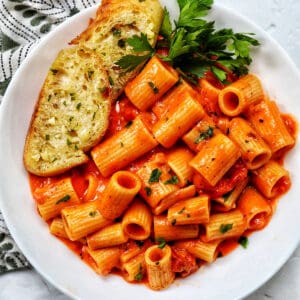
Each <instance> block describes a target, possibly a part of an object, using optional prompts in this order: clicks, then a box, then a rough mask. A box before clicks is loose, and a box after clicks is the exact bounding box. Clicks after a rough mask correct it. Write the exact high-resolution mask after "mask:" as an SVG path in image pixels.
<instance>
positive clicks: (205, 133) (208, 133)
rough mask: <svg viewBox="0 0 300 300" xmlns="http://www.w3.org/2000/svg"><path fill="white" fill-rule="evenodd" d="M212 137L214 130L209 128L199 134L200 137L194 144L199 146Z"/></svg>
mask: <svg viewBox="0 0 300 300" xmlns="http://www.w3.org/2000/svg"><path fill="white" fill-rule="evenodd" d="M213 135H214V128H213V127H211V126H209V127H208V129H207V130H206V131H203V132H201V133H200V135H199V136H198V137H197V138H196V139H195V141H194V143H195V144H199V143H200V142H201V141H204V140H206V139H209V138H211V137H212V136H213Z"/></svg>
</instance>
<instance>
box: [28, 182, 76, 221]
mask: <svg viewBox="0 0 300 300" xmlns="http://www.w3.org/2000/svg"><path fill="white" fill-rule="evenodd" d="M34 195H35V198H36V199H37V202H38V203H37V207H38V211H39V213H40V214H41V216H42V218H43V219H44V220H45V221H47V220H49V219H52V218H54V217H57V216H58V215H60V212H61V210H62V209H63V208H64V207H67V206H69V205H74V204H79V203H80V200H79V198H78V196H77V194H76V192H75V190H74V188H73V185H72V181H71V178H70V177H67V178H64V179H62V180H59V181H57V182H56V183H53V184H52V185H51V186H44V187H42V188H39V189H36V190H35V192H34Z"/></svg>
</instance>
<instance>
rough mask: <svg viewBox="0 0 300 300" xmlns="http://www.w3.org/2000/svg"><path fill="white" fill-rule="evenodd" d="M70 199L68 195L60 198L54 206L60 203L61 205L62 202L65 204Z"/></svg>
mask: <svg viewBox="0 0 300 300" xmlns="http://www.w3.org/2000/svg"><path fill="white" fill-rule="evenodd" d="M70 199H71V196H70V195H65V196H63V197H62V198H60V199H59V200H57V201H56V203H55V204H60V203H63V202H67V201H69V200H70Z"/></svg>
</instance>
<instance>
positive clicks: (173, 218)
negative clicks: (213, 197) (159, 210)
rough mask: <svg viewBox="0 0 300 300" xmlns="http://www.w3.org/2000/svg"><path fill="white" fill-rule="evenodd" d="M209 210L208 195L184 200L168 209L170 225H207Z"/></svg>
mask: <svg viewBox="0 0 300 300" xmlns="http://www.w3.org/2000/svg"><path fill="white" fill-rule="evenodd" d="M209 210H210V203H209V197H208V196H207V195H201V196H198V197H195V198H191V199H187V200H183V201H180V202H177V203H176V204H174V205H173V206H171V207H170V208H169V209H168V223H170V224H174V223H175V224H177V225H185V224H200V223H207V222H208V221H209Z"/></svg>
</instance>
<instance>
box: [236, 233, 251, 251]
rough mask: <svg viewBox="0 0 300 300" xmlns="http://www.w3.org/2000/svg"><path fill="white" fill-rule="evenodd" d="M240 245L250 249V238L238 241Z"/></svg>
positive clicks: (241, 238)
mask: <svg viewBox="0 0 300 300" xmlns="http://www.w3.org/2000/svg"><path fill="white" fill-rule="evenodd" d="M238 243H239V244H240V245H241V246H242V247H243V248H244V249H246V248H247V247H248V244H249V240H248V237H246V236H241V237H240V238H239V240H238Z"/></svg>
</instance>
